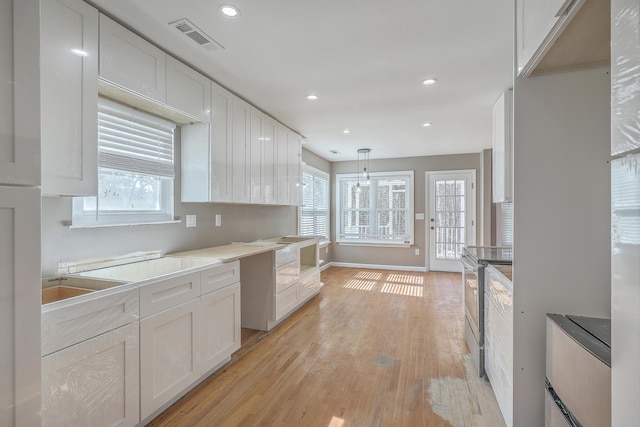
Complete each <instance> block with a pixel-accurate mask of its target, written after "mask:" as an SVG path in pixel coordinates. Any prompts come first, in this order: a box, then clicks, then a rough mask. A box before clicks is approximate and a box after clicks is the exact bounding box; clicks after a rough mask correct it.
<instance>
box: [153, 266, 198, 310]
mask: <svg viewBox="0 0 640 427" xmlns="http://www.w3.org/2000/svg"><path fill="white" fill-rule="evenodd" d="M199 296H200V272H197V273H190V274H185V275H182V276H178V277H174V278H172V279H167V280H162V281H160V282H156V283H151V284H149V285H145V286H141V287H140V317H147V316H149V315H151V314H155V313H159V312H161V311H163V310H166V309H167V308H171V307H174V306H176V305H178V304H181V303H183V302H187V301H189V300H192V299H194V298H198V297H199Z"/></svg>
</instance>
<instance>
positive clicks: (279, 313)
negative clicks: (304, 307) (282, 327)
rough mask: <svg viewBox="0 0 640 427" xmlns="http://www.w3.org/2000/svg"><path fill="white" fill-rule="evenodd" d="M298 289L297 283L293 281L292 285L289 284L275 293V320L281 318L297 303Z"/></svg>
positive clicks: (277, 320)
mask: <svg viewBox="0 0 640 427" xmlns="http://www.w3.org/2000/svg"><path fill="white" fill-rule="evenodd" d="M298 290H299V288H298V284H297V283H295V284H294V285H293V286H290V287H289V288H287V289H285V290H284V291H282V292H280V293H279V294H277V295H276V297H275V304H276V313H275V314H276V322H279V321H280V320H281V319H283V318H284V317H285V316H286V315H287V314H289V313H290V312H291V310H293V309H294V308H295V307H296V306H297V305H298V301H300V299H299V294H298Z"/></svg>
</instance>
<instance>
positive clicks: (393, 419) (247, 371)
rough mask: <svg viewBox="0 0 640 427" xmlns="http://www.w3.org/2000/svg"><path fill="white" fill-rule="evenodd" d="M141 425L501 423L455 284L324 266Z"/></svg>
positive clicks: (434, 276) (457, 426) (453, 276)
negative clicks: (271, 321) (290, 305)
mask: <svg viewBox="0 0 640 427" xmlns="http://www.w3.org/2000/svg"><path fill="white" fill-rule="evenodd" d="M322 280H323V282H324V283H325V286H324V287H323V289H322V291H321V293H320V295H318V296H316V297H314V298H313V299H312V300H311V301H309V302H308V303H307V304H306V305H305V306H304V307H302V308H301V309H300V310H299V311H298V312H296V313H294V314H293V315H292V316H291V317H290V318H289V319H287V320H285V321H284V322H283V323H282V324H280V325H279V326H278V327H276V328H275V329H273V330H272V331H271V332H268V333H265V332H259V331H251V330H243V333H242V348H241V349H240V350H239V351H238V352H236V353H234V355H233V356H232V360H231V362H230V363H229V364H227V365H226V366H224V367H223V368H222V369H220V370H219V371H218V372H216V373H215V374H213V375H212V376H211V377H209V378H208V379H207V380H205V381H204V382H203V383H202V384H200V385H199V386H197V387H196V388H194V389H193V390H192V391H191V392H189V393H188V394H187V395H185V396H184V397H183V398H182V399H180V400H179V401H178V402H176V403H175V404H174V405H173V406H171V407H170V408H169V409H167V410H166V411H165V412H163V413H162V414H160V416H158V417H157V418H156V419H154V420H153V421H152V422H151V423H150V424H149V426H153V427H160V426H171V427H176V426H177V427H180V426H196V427H197V426H203V427H204V426H206V427H209V426H216V427H218V426H252V427H253V426H305V427H306V426H310V427H313V426H319V427H328V426H330V427H334V426H335V427H346V426H366V427H370V426H429V427H449V426H453V427H466V426H479V427H485V426H486V427H489V426H490V427H499V426H502V425H504V423H503V422H502V419H501V415H500V413H499V409H498V406H497V403H496V401H495V398H494V396H493V393H492V391H491V388H490V386H489V384H488V383H486V382H485V381H483V380H482V379H480V378H478V377H477V373H476V372H474V369H473V366H472V364H471V363H472V362H471V359H470V355H469V353H468V349H467V347H466V344H465V342H464V330H463V327H464V317H463V311H462V289H461V277H460V274H457V273H416V272H402V271H387V270H366V269H354V268H343V267H332V268H329V269H327V270H325V271H324V272H323V273H322Z"/></svg>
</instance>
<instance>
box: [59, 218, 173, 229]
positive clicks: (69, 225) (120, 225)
mask: <svg viewBox="0 0 640 427" xmlns="http://www.w3.org/2000/svg"><path fill="white" fill-rule="evenodd" d="M181 222H182V220H180V219H176V220H173V221H155V222H133V223H127V224H87V225H84V224H83V225H73V224H71V223H64V225H65V226H67V227H68V228H69V229H70V230H71V229H76V228H109V227H137V226H138V225H161V224H180V223H181Z"/></svg>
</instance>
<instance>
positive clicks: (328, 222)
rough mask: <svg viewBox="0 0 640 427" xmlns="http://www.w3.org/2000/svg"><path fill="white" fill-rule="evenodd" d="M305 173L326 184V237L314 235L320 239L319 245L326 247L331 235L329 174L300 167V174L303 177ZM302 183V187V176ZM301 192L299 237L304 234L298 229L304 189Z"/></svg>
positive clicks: (304, 166)
mask: <svg viewBox="0 0 640 427" xmlns="http://www.w3.org/2000/svg"><path fill="white" fill-rule="evenodd" d="M305 173H307V174H309V175H311V176H312V177H313V178H314V179H315V178H320V179H323V180H325V181H326V182H327V199H326V204H327V213H326V215H325V218H324V222H325V230H327V235H326V236H323V235H318V234H314V236H316V237H320V244H321V245H326V244H328V243H329V242H330V239H329V234H330V233H331V228H330V226H331V194H330V192H331V179H330V176H329V174H328V173H327V172H325V171H321V170H320V169H316V168H314V167H312V166H309V165H306V164H303V165H302V174H303V175H304V174H305ZM302 182H303V185H304V176H303V178H302ZM302 191H303V195H302V199H303V200H302V203H303V204H301V205H300V206H299V207H298V234H299V235H301V236H304V234H302V230H301V228H300V226H301V224H302V221H301V217H302V212H303V210H304V189H303V190H302ZM314 202H315V200H314ZM312 211H314V212H316V211H317V208H316V206H315V205H314V206H313V207H312Z"/></svg>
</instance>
